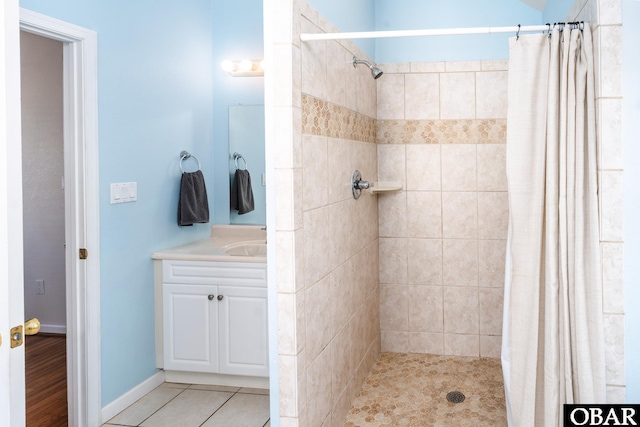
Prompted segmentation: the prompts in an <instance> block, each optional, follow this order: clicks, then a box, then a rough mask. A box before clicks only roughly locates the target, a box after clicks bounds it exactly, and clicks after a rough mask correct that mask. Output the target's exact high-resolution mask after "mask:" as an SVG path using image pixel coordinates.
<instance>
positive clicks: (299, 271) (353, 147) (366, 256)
mask: <svg viewBox="0 0 640 427" xmlns="http://www.w3.org/2000/svg"><path fill="white" fill-rule="evenodd" d="M285 3H286V2H282V5H281V6H282V9H281V10H280V9H277V10H274V11H273V13H274V17H275V20H276V22H280V21H282V20H283V17H284V18H285V19H286V18H287V17H288V19H290V20H291V22H292V23H293V24H290V25H289V26H287V25H286V22H285V23H283V25H282V26H280V25H278V26H277V27H276V28H275V33H276V42H277V43H276V45H275V54H276V58H275V61H274V62H275V63H276V64H277V65H276V67H275V70H274V72H275V78H276V79H277V80H278V83H281V84H282V86H278V93H276V94H275V95H274V97H275V103H276V106H275V115H276V117H275V119H276V123H280V124H282V126H276V129H275V135H274V136H275V144H276V146H275V151H276V153H277V154H276V159H275V162H276V183H275V186H276V192H277V197H276V199H277V202H276V229H277V231H276V236H277V275H278V281H277V282H278V336H279V340H278V353H279V358H278V365H279V386H280V417H281V418H280V425H281V426H312V427H314V426H321V425H322V426H336V427H337V426H341V425H342V422H343V420H344V418H345V416H346V413H347V412H348V410H349V408H350V406H351V402H352V401H353V399H354V398H355V396H356V394H357V393H358V392H359V390H360V388H361V386H362V383H363V382H364V379H365V378H366V376H367V374H368V373H369V371H370V369H371V367H372V366H373V363H374V362H375V360H376V359H377V357H378V355H379V354H380V328H379V324H380V320H379V304H380V302H379V285H378V211H377V202H376V198H375V196H371V195H368V194H366V195H363V196H362V197H361V198H360V199H358V200H355V199H354V198H353V197H352V195H351V188H350V181H351V174H352V172H353V170H354V169H358V170H360V172H361V173H362V175H363V177H364V178H365V179H372V180H374V179H375V177H376V176H377V152H376V144H375V117H376V85H375V81H374V80H373V79H372V78H371V74H370V72H369V69H368V68H366V67H363V66H360V67H358V68H357V69H356V68H354V67H353V66H352V64H351V58H352V56H353V55H354V54H355V55H357V56H359V57H363V58H366V56H365V55H364V54H362V52H360V50H359V49H357V48H356V46H355V45H353V43H351V42H343V43H338V42H325V41H320V42H313V43H306V44H302V43H300V41H299V40H300V38H299V32H309V33H315V32H320V31H337V29H335V28H334V27H333V26H332V25H331V24H330V23H329V22H327V21H326V20H325V19H324V18H323V17H322V16H320V15H319V14H318V12H317V11H315V10H314V9H312V8H311V7H310V6H309V5H308V4H307V3H306V2H304V1H298V0H294V1H292V2H290V3H288V4H285ZM279 4H280V3H279ZM279 65H282V66H281V67H280V66H279ZM291 69H293V74H291ZM287 85H288V86H287ZM286 88H288V89H290V90H291V93H290V94H289V93H288V90H284V89H286Z"/></svg>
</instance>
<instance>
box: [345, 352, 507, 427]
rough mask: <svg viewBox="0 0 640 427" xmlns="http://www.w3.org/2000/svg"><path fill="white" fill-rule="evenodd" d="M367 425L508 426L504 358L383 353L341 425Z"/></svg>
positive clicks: (429, 426) (373, 426)
mask: <svg viewBox="0 0 640 427" xmlns="http://www.w3.org/2000/svg"><path fill="white" fill-rule="evenodd" d="M452 391H459V392H461V393H463V394H464V395H465V399H464V401H462V402H460V403H451V402H449V401H447V394H448V393H449V392H452ZM364 426H367V427H375V426H393V427H400V426H411V427H418V426H420V427H422V426H425V427H427V426H428V427H466V426H482V427H502V426H504V427H506V426H507V419H506V409H505V403H504V386H503V380H502V368H501V366H500V359H489V358H477V357H457V356H436V355H431V354H405V353H382V354H381V355H380V358H379V359H378V361H377V362H376V364H375V365H374V367H373V369H372V370H371V373H370V374H369V376H368V377H367V379H366V381H365V384H364V386H363V387H362V391H361V392H360V394H359V395H358V397H357V398H356V400H355V401H354V403H353V405H352V407H351V410H350V411H349V413H348V415H347V418H346V420H345V422H344V424H343V427H364Z"/></svg>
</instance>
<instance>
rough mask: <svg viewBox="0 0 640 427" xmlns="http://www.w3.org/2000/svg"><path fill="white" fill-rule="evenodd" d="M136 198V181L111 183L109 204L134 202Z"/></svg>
mask: <svg viewBox="0 0 640 427" xmlns="http://www.w3.org/2000/svg"><path fill="white" fill-rule="evenodd" d="M136 200H138V183H137V182H119V183H114V184H111V204H112V205H113V204H117V203H128V202H135V201H136Z"/></svg>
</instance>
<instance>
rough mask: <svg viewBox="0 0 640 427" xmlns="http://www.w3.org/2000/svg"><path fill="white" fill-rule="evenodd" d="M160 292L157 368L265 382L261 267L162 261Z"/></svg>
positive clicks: (263, 268)
mask: <svg viewBox="0 0 640 427" xmlns="http://www.w3.org/2000/svg"><path fill="white" fill-rule="evenodd" d="M161 287H162V292H161V295H162V296H161V305H162V313H161V316H158V315H157V316H156V323H159V322H160V323H161V325H160V326H161V331H162V333H161V334H157V337H156V339H158V338H159V339H161V341H162V345H161V346H160V345H158V346H157V349H158V350H160V349H161V354H160V356H159V357H158V362H159V364H160V365H162V366H159V367H160V368H162V369H164V370H165V371H190V372H202V373H218V374H227V375H248V376H253V377H267V376H268V374H269V371H268V341H267V339H268V338H267V337H268V331H267V280H266V265H265V264H263V263H240V262H209V261H184V260H162V282H161ZM158 293H159V292H158V290H156V295H157V300H156V304H158V303H160V301H159V300H158V297H159V295H158Z"/></svg>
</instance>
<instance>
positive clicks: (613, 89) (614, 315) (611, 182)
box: [567, 0, 626, 403]
mask: <svg viewBox="0 0 640 427" xmlns="http://www.w3.org/2000/svg"><path fill="white" fill-rule="evenodd" d="M567 20H569V21H587V22H591V30H592V34H593V44H594V56H595V71H596V112H597V118H598V120H597V122H598V142H599V146H598V169H599V178H600V179H599V189H598V191H599V194H600V241H601V242H600V247H601V249H602V267H603V282H602V286H603V297H604V301H603V313H604V333H605V362H606V367H607V399H608V400H609V402H610V403H624V401H625V384H626V379H625V375H626V373H625V355H624V282H623V247H624V244H623V234H622V233H623V224H622V209H623V207H622V200H623V194H622V178H623V152H622V62H621V61H622V15H621V3H620V0H577V1H576V2H575V3H574V5H573V7H572V9H571V11H570V12H569V14H568V15H567Z"/></svg>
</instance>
